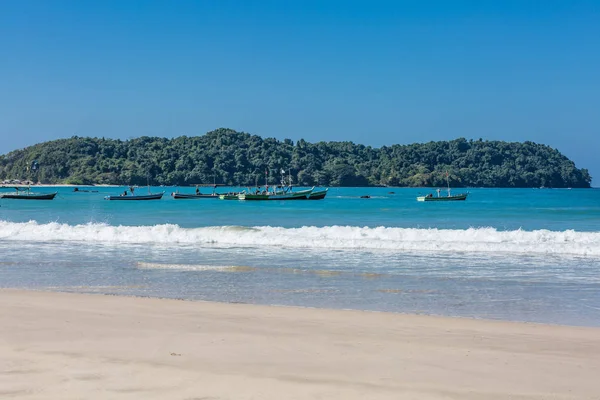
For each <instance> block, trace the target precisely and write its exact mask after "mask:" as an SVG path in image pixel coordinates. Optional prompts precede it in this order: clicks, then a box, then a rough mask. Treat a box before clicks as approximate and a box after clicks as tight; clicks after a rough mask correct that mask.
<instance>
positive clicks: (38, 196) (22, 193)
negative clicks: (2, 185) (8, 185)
mask: <svg viewBox="0 0 600 400" xmlns="http://www.w3.org/2000/svg"><path fill="white" fill-rule="evenodd" d="M15 189H16V192H14V193H4V194H0V199H14V200H53V199H54V197H56V195H57V194H58V192H54V193H33V192H30V191H29V188H28V189H25V190H24V189H19V188H15Z"/></svg>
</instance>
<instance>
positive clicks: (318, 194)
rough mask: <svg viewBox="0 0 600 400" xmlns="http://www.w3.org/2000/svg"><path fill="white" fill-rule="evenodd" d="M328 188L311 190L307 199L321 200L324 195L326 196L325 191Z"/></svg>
mask: <svg viewBox="0 0 600 400" xmlns="http://www.w3.org/2000/svg"><path fill="white" fill-rule="evenodd" d="M328 190H329V189H325V190H318V191H314V190H313V191H312V193H311V194H310V196H308V200H323V199H324V198H325V196H327V191H328Z"/></svg>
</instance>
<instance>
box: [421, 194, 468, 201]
mask: <svg viewBox="0 0 600 400" xmlns="http://www.w3.org/2000/svg"><path fill="white" fill-rule="evenodd" d="M468 195H469V194H468V193H461V194H455V195H452V194H448V196H441V195H439V194H438V196H437V197H436V196H433V195H432V194H428V195H427V196H419V197H417V201H458V200H466V199H467V196H468Z"/></svg>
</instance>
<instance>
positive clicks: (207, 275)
mask: <svg viewBox="0 0 600 400" xmlns="http://www.w3.org/2000/svg"><path fill="white" fill-rule="evenodd" d="M80 188H81V189H87V190H98V193H83V192H80V193H74V192H73V189H72V188H59V189H56V190H58V192H59V194H58V196H57V197H56V199H55V200H53V201H19V200H7V199H0V254H1V259H0V287H20V288H39V289H50V290H61V291H77V292H99V293H111V294H112V293H117V294H131V295H140V296H158V297H173V298H184V299H197V300H200V299H201V300H216V301H227V302H247V303H261V304H281V305H300V306H315V307H333V308H352V309H366V310H380V311H396V312H410V313H426V314H440V315H450V316H468V317H477V318H498V319H509V320H521V321H534V322H549V323H560V324H574V325H592V326H600V292H599V290H600V190H594V189H591V190H576V189H573V190H552V189H469V192H470V195H469V198H468V200H467V201H464V202H447V203H419V202H417V201H416V199H415V198H416V196H417V195H419V194H425V193H428V192H429V191H428V190H425V189H412V188H411V189H407V188H331V189H330V190H329V194H328V195H327V198H326V199H325V200H321V201H288V202H285V201H273V202H250V201H245V202H242V201H221V200H217V199H199V200H174V199H173V198H171V197H170V196H169V194H170V193H171V192H173V191H175V190H179V191H180V192H188V193H192V192H193V190H194V189H193V188H152V189H151V190H152V191H153V192H157V191H162V190H165V191H166V193H165V196H164V197H163V199H162V200H160V201H146V202H137V201H134V202H118V201H106V200H103V197H104V196H105V195H108V194H119V193H121V192H122V191H123V190H124V188H106V187H105V188H103V187H95V188H87V187H80ZM232 189H233V188H232ZM37 190H38V191H46V192H47V191H53V190H54V189H51V188H43V189H37ZM206 190H210V189H206ZM219 190H220V191H223V190H227V188H226V189H222V188H220V189H219ZM4 191H7V190H4ZM144 191H145V188H140V189H138V191H137V192H136V194H137V193H141V192H144ZM391 192H393V193H391ZM456 192H459V190H457V191H456ZM361 195H369V196H371V198H369V199H361V198H360V196H361Z"/></svg>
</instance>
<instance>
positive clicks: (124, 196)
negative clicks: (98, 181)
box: [104, 186, 165, 201]
mask: <svg viewBox="0 0 600 400" xmlns="http://www.w3.org/2000/svg"><path fill="white" fill-rule="evenodd" d="M134 190H135V188H134V187H133V186H131V187H129V191H130V192H131V194H127V190H125V191H124V192H123V193H121V194H120V195H118V196H104V200H123V201H133V200H160V199H162V197H163V195H164V194H165V192H164V191H163V192H161V193H151V192H150V186H148V194H142V195H136V194H135V192H134Z"/></svg>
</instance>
